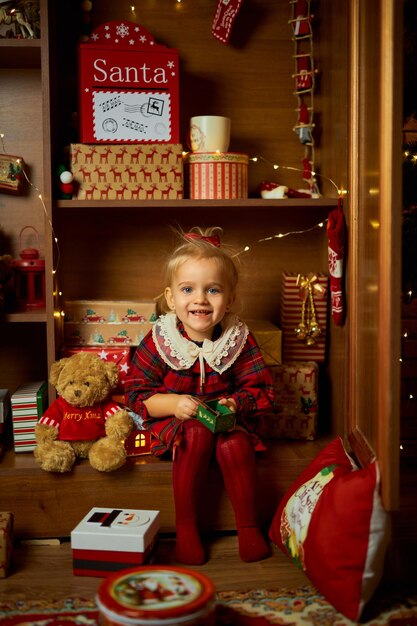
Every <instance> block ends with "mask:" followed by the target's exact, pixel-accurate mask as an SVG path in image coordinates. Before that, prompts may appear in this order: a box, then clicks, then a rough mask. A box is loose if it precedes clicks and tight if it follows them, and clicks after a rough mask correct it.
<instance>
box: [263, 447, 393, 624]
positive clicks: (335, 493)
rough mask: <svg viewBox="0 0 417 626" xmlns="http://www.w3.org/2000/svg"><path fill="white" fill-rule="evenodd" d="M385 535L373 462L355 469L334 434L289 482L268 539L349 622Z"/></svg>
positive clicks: (369, 584) (368, 587) (376, 576)
mask: <svg viewBox="0 0 417 626" xmlns="http://www.w3.org/2000/svg"><path fill="white" fill-rule="evenodd" d="M388 534H389V532H388V516H387V513H386V512H385V511H384V509H383V506H382V503H381V500H380V495H379V469H378V464H377V462H376V461H374V462H372V463H370V464H369V465H368V466H367V467H365V468H364V469H359V468H358V467H357V466H356V465H355V463H354V462H353V460H352V458H351V457H350V456H349V455H348V453H347V452H346V450H345V448H344V446H343V443H342V440H341V439H340V438H337V439H335V440H333V441H332V442H331V443H330V444H329V445H328V446H326V448H324V450H322V451H321V452H320V453H319V454H318V455H317V457H316V458H315V459H314V460H313V461H312V462H311V463H310V465H309V466H308V467H307V468H306V469H305V470H304V472H302V474H301V475H300V476H299V477H298V479H297V480H295V481H294V483H293V484H292V485H291V487H290V488H289V489H288V491H287V493H286V494H285V496H284V498H283V499H282V501H281V502H280V504H279V507H278V510H277V512H276V514H275V516H274V519H273V522H272V525H271V529H270V538H271V540H272V541H273V542H274V543H275V544H276V545H277V546H278V547H279V548H280V549H281V550H282V551H283V552H284V553H285V554H286V555H287V556H289V557H290V558H291V559H292V561H293V562H294V563H295V564H296V565H297V566H298V567H300V569H302V570H304V572H305V574H306V576H307V577H308V578H309V580H310V581H311V582H312V584H313V585H314V586H315V587H316V589H317V590H318V591H319V592H320V593H322V594H323V596H324V597H325V598H326V599H327V600H328V602H330V603H331V604H332V605H333V606H334V607H335V608H336V609H337V610H338V611H340V613H343V615H345V616H346V617H348V618H349V619H351V620H353V621H357V620H358V619H359V618H360V616H361V614H362V611H363V608H364V606H365V604H366V603H367V602H368V601H369V600H370V598H371V596H372V595H373V593H374V591H375V589H376V587H377V586H378V583H379V581H380V579H381V575H382V571H383V561H384V555H385V550H386V545H387V542H388Z"/></svg>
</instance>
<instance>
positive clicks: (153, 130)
mask: <svg viewBox="0 0 417 626" xmlns="http://www.w3.org/2000/svg"><path fill="white" fill-rule="evenodd" d="M178 75H179V70H178V53H177V51H176V50H174V49H171V48H167V47H166V46H162V45H159V44H157V43H156V42H155V40H154V38H153V37H152V35H151V34H150V33H149V32H148V31H146V30H145V29H144V28H143V27H142V26H139V25H137V24H134V23H133V22H107V23H106V24H102V25H101V26H99V27H98V28H97V29H95V30H94V31H93V33H92V35H91V37H90V40H89V41H88V42H86V43H82V44H80V48H79V76H80V80H79V85H80V92H79V96H80V98H79V99H80V141H81V142H82V143H178V141H179V102H178V100H179V96H178V93H179V87H178V83H179V76H178Z"/></svg>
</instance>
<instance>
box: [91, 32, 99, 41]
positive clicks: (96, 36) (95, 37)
mask: <svg viewBox="0 0 417 626" xmlns="http://www.w3.org/2000/svg"><path fill="white" fill-rule="evenodd" d="M98 38H99V36H98V34H97V33H93V34H92V35H91V39H92V40H93V41H97V39H98Z"/></svg>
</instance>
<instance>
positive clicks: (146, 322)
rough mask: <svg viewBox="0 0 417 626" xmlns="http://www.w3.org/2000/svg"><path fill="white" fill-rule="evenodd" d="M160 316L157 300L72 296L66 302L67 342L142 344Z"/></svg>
mask: <svg viewBox="0 0 417 626" xmlns="http://www.w3.org/2000/svg"><path fill="white" fill-rule="evenodd" d="M155 319H156V315H155V303H154V302H148V301H146V302H130V301H117V300H116V301H112V300H72V301H67V302H66V303H65V323H64V341H65V345H66V346H79V347H81V346H107V347H128V346H137V345H139V344H140V342H141V341H142V339H143V338H144V336H145V335H146V333H147V332H148V331H149V330H150V329H151V328H152V324H153V321H154V320H155Z"/></svg>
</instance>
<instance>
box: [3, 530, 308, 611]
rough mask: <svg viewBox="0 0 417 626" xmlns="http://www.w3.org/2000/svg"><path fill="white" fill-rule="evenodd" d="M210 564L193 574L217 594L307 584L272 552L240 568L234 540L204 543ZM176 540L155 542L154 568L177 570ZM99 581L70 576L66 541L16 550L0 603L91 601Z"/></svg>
mask: <svg viewBox="0 0 417 626" xmlns="http://www.w3.org/2000/svg"><path fill="white" fill-rule="evenodd" d="M205 543H206V546H207V547H208V550H209V556H210V558H209V561H208V562H207V563H206V564H205V565H201V566H196V567H193V568H192V569H195V570H197V571H201V572H203V573H204V574H206V575H207V576H209V577H210V578H211V579H212V580H213V582H214V584H215V586H216V589H217V591H229V590H234V589H235V590H245V589H255V588H277V587H290V588H294V587H297V586H302V585H306V584H309V583H308V580H307V578H306V577H305V576H304V574H303V573H302V572H301V571H300V570H299V569H298V568H297V567H296V566H295V565H292V563H290V561H289V560H288V558H287V557H286V556H285V555H284V554H282V553H281V552H280V551H278V549H277V548H276V547H275V546H273V548H272V549H273V553H272V556H271V557H270V558H268V559H265V560H264V561H259V562H257V563H243V562H242V561H241V560H240V558H239V555H238V546H237V537H236V535H227V536H224V535H217V536H215V535H211V536H210V537H205ZM174 546H175V540H174V538H173V537H171V536H169V537H163V538H161V540H160V541H159V545H158V549H157V552H156V556H155V559H154V563H155V564H156V563H158V564H163V565H179V564H178V563H176V562H175V561H174V559H173V552H174ZM101 580H102V579H101V578H94V577H89V576H74V575H73V574H72V558H71V546H70V542H69V541H64V542H61V543H60V544H58V545H52V546H45V545H36V544H35V545H23V544H22V543H20V544H18V545H16V546H15V547H14V552H13V562H12V568H11V571H10V574H9V576H8V577H7V578H4V579H0V600H1V599H4V600H5V599H9V600H10V599H40V598H45V599H51V598H53V599H57V598H65V597H69V596H82V597H84V598H93V597H94V596H95V593H96V590H97V588H98V585H99V584H100V582H101Z"/></svg>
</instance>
